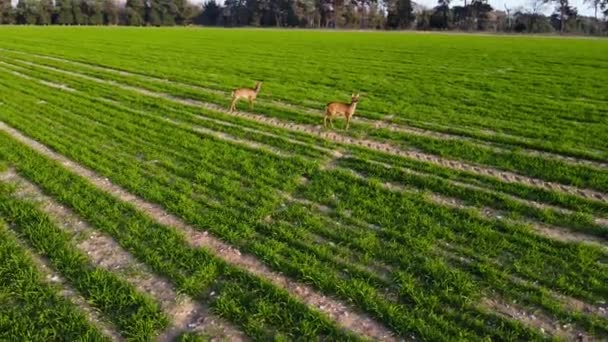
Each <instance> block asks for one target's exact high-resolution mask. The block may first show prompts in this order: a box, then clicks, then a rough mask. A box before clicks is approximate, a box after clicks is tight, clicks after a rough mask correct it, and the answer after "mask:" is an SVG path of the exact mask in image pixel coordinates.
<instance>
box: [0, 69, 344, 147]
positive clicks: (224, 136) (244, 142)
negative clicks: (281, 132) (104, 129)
mask: <svg viewBox="0 0 608 342" xmlns="http://www.w3.org/2000/svg"><path fill="white" fill-rule="evenodd" d="M0 65H10V64H8V63H5V62H3V61H0ZM11 66H12V65H11ZM17 68H21V67H17ZM0 70H6V71H7V72H9V73H11V74H12V75H15V76H18V77H22V78H24V79H27V80H31V81H34V82H39V83H40V84H42V85H46V86H49V87H51V88H56V89H60V90H65V91H69V92H73V93H80V94H86V93H84V92H82V91H80V90H76V89H72V88H70V87H68V86H66V85H64V84H60V83H53V82H48V81H44V80H38V79H36V78H34V77H31V76H28V75H26V74H23V73H21V72H18V71H14V70H11V69H2V68H0ZM98 100H99V101H102V102H105V103H108V104H111V105H113V106H117V107H121V108H127V109H128V110H130V111H133V112H137V113H138V114H140V115H142V116H146V117H149V118H153V119H155V120H163V121H165V122H168V123H170V124H172V125H174V126H177V127H180V126H182V127H187V128H188V129H189V130H191V131H194V132H198V133H200V134H203V135H206V136H212V137H214V138H216V139H219V140H223V141H226V142H229V143H232V144H235V145H240V146H245V147H247V148H251V149H255V150H259V151H263V152H266V153H271V154H274V155H277V156H279V157H283V158H292V157H295V156H296V155H295V154H293V153H289V152H284V151H283V150H281V149H279V148H276V147H273V146H270V145H268V144H265V143H260V142H256V141H253V140H249V139H243V138H239V137H235V136H233V135H231V134H228V133H224V132H219V131H215V130H212V129H209V128H206V127H203V126H199V125H196V124H193V123H189V122H184V121H181V120H175V119H171V118H165V117H160V116H157V115H152V114H149V113H146V112H144V111H140V110H136V109H132V108H129V107H127V106H125V105H123V104H121V103H120V102H116V101H113V100H108V99H104V98H100V99H98ZM193 117H194V118H196V119H199V120H205V121H211V122H214V123H217V124H220V125H224V126H230V127H235V128H238V129H241V130H243V131H246V132H250V133H255V134H260V135H265V136H268V137H273V138H277V139H283V140H285V141H288V142H290V143H293V144H298V145H301V146H307V147H310V148H311V149H316V150H318V151H321V152H323V153H328V154H330V153H332V152H331V150H329V149H326V148H323V147H317V146H310V145H307V144H306V143H303V142H301V141H299V140H295V139H291V138H287V137H281V136H278V135H275V134H272V133H268V132H263V131H260V130H256V129H253V128H248V127H242V126H239V125H236V124H233V123H230V122H226V121H222V120H218V119H212V118H208V117H205V116H202V115H193ZM300 157H304V156H300ZM304 158H308V157H304Z"/></svg>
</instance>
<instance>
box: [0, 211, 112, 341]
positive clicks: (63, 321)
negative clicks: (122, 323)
mask: <svg viewBox="0 0 608 342" xmlns="http://www.w3.org/2000/svg"><path fill="white" fill-rule="evenodd" d="M0 265H1V266H0V308H2V311H1V313H0V337H1V338H2V339H6V340H54V339H86V340H89V341H109V339H108V338H107V337H105V336H104V335H103V334H102V333H101V332H100V331H99V330H98V329H97V328H96V327H95V326H94V325H92V324H91V323H90V322H88V320H87V318H86V317H85V316H84V314H83V313H81V312H80V310H79V309H78V308H77V307H76V306H75V305H73V304H72V303H71V302H69V301H68V300H67V299H66V298H65V297H63V296H61V295H60V294H59V288H57V287H56V286H52V285H50V284H49V283H47V282H46V281H45V280H44V277H43V275H42V274H41V273H40V271H39V270H38V268H37V266H36V264H35V262H34V261H33V260H32V259H31V258H30V256H29V255H28V254H27V253H26V252H25V250H24V249H23V247H22V246H21V244H20V243H19V242H17V240H16V239H15V237H14V235H12V234H11V233H9V231H8V228H7V225H6V223H5V222H4V221H0Z"/></svg>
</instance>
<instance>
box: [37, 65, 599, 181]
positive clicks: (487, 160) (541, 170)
mask: <svg viewBox="0 0 608 342" xmlns="http://www.w3.org/2000/svg"><path fill="white" fill-rule="evenodd" d="M47 71H48V70H47ZM70 73H72V72H70ZM47 77H48V76H47ZM53 77H57V74H55V75H53ZM62 77H63V78H62ZM59 80H60V81H62V82H68V83H67V84H72V83H69V82H73V79H70V78H68V77H66V76H65V75H61V76H59ZM81 82H82V81H81ZM72 85H73V84H72ZM140 85H141V84H140ZM156 90H159V89H156ZM213 96H217V95H213ZM286 115H287V116H290V115H289V114H286ZM291 116H292V115H291ZM305 117H307V118H310V117H309V116H305ZM368 134H369V135H372V136H373V135H378V136H383V137H386V136H387V135H388V136H393V135H395V137H393V138H389V141H391V142H393V143H394V142H395V141H399V142H400V143H399V144H398V145H403V142H406V141H407V142H410V143H408V144H406V145H405V146H404V148H409V147H411V146H413V147H416V148H420V149H423V150H424V151H427V152H429V153H432V154H436V155H440V156H447V157H450V158H455V159H463V160H466V161H469V162H474V163H479V164H486V165H491V166H496V167H498V168H501V169H505V170H511V171H515V172H519V173H521V174H527V175H530V176H533V177H538V178H540V179H546V180H550V181H557V182H561V183H563V184H573V185H577V186H583V187H591V188H594V189H598V190H602V191H604V189H605V188H606V184H608V181H607V180H606V179H607V178H608V173H606V172H605V171H604V170H602V169H598V168H596V167H592V166H586V165H569V164H567V163H564V162H563V161H558V160H551V159H547V158H543V157H542V156H530V155H528V154H525V153H518V152H508V153H506V152H505V153H502V154H501V153H497V152H496V151H494V150H492V149H489V148H482V147H478V146H475V145H474V144H469V145H467V144H465V143H458V144H454V143H453V142H451V141H443V140H441V139H433V138H428V137H421V136H415V135H409V134H405V133H399V132H389V131H382V130H372V131H370V132H368ZM250 136H254V135H250Z"/></svg>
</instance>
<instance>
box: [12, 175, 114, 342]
mask: <svg viewBox="0 0 608 342" xmlns="http://www.w3.org/2000/svg"><path fill="white" fill-rule="evenodd" d="M4 177H7V175H6V174H2V175H0V181H3V178H4ZM7 231H8V232H9V234H11V235H12V236H13V237H14V238H15V240H16V241H18V243H19V245H21V247H22V248H23V250H24V252H25V254H26V255H27V256H28V257H29V258H30V259H31V260H32V261H33V263H34V265H35V266H36V268H37V270H38V271H39V272H40V274H41V275H42V277H41V278H42V279H43V280H45V281H47V282H48V283H49V284H50V285H52V286H58V287H59V288H60V289H59V291H58V292H59V295H60V296H62V297H64V298H65V299H67V300H68V301H69V302H71V303H72V304H73V305H74V306H75V307H76V308H77V310H79V311H80V312H82V313H83V314H84V315H85V317H86V318H87V320H88V321H89V322H90V323H91V324H92V325H93V326H94V327H96V328H97V329H99V331H100V332H101V333H102V334H103V335H105V336H106V337H108V338H109V339H110V340H112V341H124V338H122V336H121V335H120V334H119V333H118V329H116V328H115V327H114V326H113V325H112V323H110V322H108V321H106V320H105V319H103V318H102V316H101V315H99V314H98V312H97V309H95V308H93V307H92V306H91V305H89V303H87V301H86V299H84V298H83V297H82V296H81V295H80V294H79V293H78V291H76V290H74V289H73V288H72V287H71V286H70V285H69V283H68V282H67V281H66V280H65V279H64V278H63V277H62V276H61V275H60V274H59V273H57V272H55V270H54V269H53V267H52V266H51V265H50V262H49V261H48V260H46V259H45V258H43V257H41V256H39V255H38V254H36V253H35V252H34V251H32V250H31V249H30V248H29V246H28V245H27V244H26V243H25V242H23V241H21V239H20V238H19V237H18V236H17V235H16V234H15V233H14V232H13V231H12V230H11V229H8V230H7Z"/></svg>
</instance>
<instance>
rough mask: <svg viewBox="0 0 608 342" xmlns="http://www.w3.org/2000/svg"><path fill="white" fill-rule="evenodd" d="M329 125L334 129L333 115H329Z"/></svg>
mask: <svg viewBox="0 0 608 342" xmlns="http://www.w3.org/2000/svg"><path fill="white" fill-rule="evenodd" d="M329 125H330V126H331V128H332V129H333V128H334V118H333V117H332V116H330V117H329Z"/></svg>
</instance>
